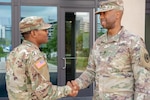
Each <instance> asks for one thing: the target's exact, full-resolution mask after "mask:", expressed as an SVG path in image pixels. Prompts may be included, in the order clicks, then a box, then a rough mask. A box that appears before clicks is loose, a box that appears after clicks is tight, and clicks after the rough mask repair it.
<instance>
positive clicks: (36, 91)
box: [29, 56, 72, 100]
mask: <svg viewBox="0 0 150 100" xmlns="http://www.w3.org/2000/svg"><path fill="white" fill-rule="evenodd" d="M31 60H32V61H31V63H30V64H29V65H30V66H29V72H30V74H29V77H30V79H31V85H32V91H33V92H32V99H38V100H56V99H58V98H61V97H66V96H67V95H68V94H69V93H70V92H71V90H72V89H71V88H70V87H69V86H67V85H66V86H56V85H53V84H52V83H51V82H50V76H49V69H48V64H47V61H46V59H44V57H39V56H38V57H36V56H34V57H33V58H32V59H31Z"/></svg>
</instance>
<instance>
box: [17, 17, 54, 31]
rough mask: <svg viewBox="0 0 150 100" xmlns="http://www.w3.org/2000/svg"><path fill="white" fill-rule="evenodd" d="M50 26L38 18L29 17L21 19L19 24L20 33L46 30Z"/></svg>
mask: <svg viewBox="0 0 150 100" xmlns="http://www.w3.org/2000/svg"><path fill="white" fill-rule="evenodd" d="M51 26H52V25H51V24H48V23H45V22H44V20H43V18H42V17H38V16H29V17H26V18H24V19H22V20H21V21H20V23H19V28H20V32H21V33H24V32H28V31H32V30H35V29H37V30H41V29H48V28H50V27H51Z"/></svg>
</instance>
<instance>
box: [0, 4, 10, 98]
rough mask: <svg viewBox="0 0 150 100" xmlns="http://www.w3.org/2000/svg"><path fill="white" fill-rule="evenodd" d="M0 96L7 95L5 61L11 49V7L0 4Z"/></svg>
mask: <svg viewBox="0 0 150 100" xmlns="http://www.w3.org/2000/svg"><path fill="white" fill-rule="evenodd" d="M0 12H1V14H0V97H7V91H6V88H5V87H6V84H5V72H6V71H5V61H6V56H7V54H8V53H9V52H10V51H11V50H12V45H11V43H12V42H11V32H12V30H11V27H12V26H11V7H10V6H0Z"/></svg>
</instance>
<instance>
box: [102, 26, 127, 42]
mask: <svg viewBox="0 0 150 100" xmlns="http://www.w3.org/2000/svg"><path fill="white" fill-rule="evenodd" d="M123 33H124V27H123V26H122V28H121V30H120V31H119V32H118V33H117V34H116V35H113V36H108V35H107V33H106V34H104V36H103V38H102V40H101V42H103V43H111V42H117V41H119V39H120V37H121V34H123Z"/></svg>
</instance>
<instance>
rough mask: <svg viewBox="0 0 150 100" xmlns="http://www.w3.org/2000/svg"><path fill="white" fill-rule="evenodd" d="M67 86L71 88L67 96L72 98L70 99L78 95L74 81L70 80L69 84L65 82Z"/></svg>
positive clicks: (77, 87)
mask: <svg viewBox="0 0 150 100" xmlns="http://www.w3.org/2000/svg"><path fill="white" fill-rule="evenodd" d="M67 85H68V86H70V87H71V88H72V91H71V93H70V94H69V96H72V97H75V96H77V95H78V92H79V86H78V83H77V82H76V81H74V80H72V81H71V82H70V81H68V82H67Z"/></svg>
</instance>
